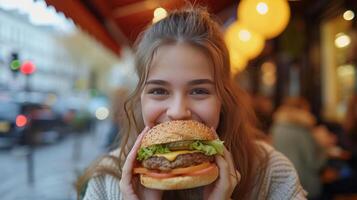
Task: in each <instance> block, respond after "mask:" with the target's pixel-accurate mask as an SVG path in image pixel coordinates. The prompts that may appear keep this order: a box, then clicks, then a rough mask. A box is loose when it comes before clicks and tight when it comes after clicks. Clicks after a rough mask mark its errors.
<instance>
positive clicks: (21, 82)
mask: <svg viewBox="0 0 357 200" xmlns="http://www.w3.org/2000/svg"><path fill="white" fill-rule="evenodd" d="M62 35H63V33H61V32H58V31H57V30H55V29H54V28H52V27H49V26H47V27H46V26H45V27H41V26H35V25H33V24H31V23H30V22H29V20H28V18H27V16H26V15H23V14H20V13H17V12H11V11H6V10H2V9H0V44H1V45H0V56H1V66H0V70H1V71H0V87H1V88H2V89H3V90H24V88H25V84H26V81H25V76H24V75H22V74H21V73H20V72H18V73H13V72H12V70H11V69H10V67H9V65H10V62H11V59H12V58H11V56H12V55H17V56H18V59H19V60H20V61H25V60H28V61H32V62H33V63H34V64H35V66H36V71H35V73H34V74H32V75H31V76H30V77H29V82H28V83H29V87H30V88H31V90H33V91H38V92H52V93H57V94H66V93H68V92H71V91H72V90H73V89H74V88H75V87H78V86H76V84H82V85H81V86H80V87H82V88H81V89H87V88H88V83H78V79H79V81H83V80H86V81H88V80H89V76H90V68H89V67H88V66H86V63H82V62H80V61H79V60H78V59H76V58H75V57H74V55H71V52H69V51H68V50H67V47H66V46H65V44H64V43H63V42H62V41H61V40H59V39H60V38H61V37H63V36H62Z"/></svg>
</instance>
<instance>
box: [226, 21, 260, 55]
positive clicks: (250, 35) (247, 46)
mask: <svg viewBox="0 0 357 200" xmlns="http://www.w3.org/2000/svg"><path fill="white" fill-rule="evenodd" d="M225 41H226V43H227V46H229V47H231V48H232V49H235V51H238V52H239V53H240V54H241V55H242V56H243V57H246V58H248V59H252V58H254V57H256V56H258V55H259V54H260V53H261V52H262V50H263V48H264V38H263V37H262V36H261V35H260V34H257V33H255V32H253V31H251V30H249V29H248V28H247V27H245V26H244V25H243V24H241V23H240V22H234V23H232V24H231V25H230V26H229V27H228V28H227V31H226V33H225Z"/></svg>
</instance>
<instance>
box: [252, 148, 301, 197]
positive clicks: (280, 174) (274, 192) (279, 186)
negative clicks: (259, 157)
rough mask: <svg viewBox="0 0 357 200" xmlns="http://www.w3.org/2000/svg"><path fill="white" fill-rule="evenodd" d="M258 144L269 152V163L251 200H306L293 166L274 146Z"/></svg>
mask: <svg viewBox="0 0 357 200" xmlns="http://www.w3.org/2000/svg"><path fill="white" fill-rule="evenodd" d="M258 144H259V145H261V146H262V147H263V148H264V149H265V151H266V152H267V156H268V163H267V168H266V171H265V174H264V177H263V179H262V180H261V181H260V182H258V183H257V185H256V187H255V189H254V191H253V195H252V196H251V197H252V198H251V199H259V200H263V199H264V200H266V199H268V200H290V199H298V200H305V199H306V192H305V190H304V189H303V188H302V186H301V184H300V181H299V178H298V175H297V172H296V170H295V168H294V166H293V164H292V163H291V162H290V161H289V160H288V159H287V158H286V157H285V156H284V155H283V154H282V153H280V152H278V151H276V150H275V149H274V148H273V147H272V146H270V145H268V144H266V143H264V142H258Z"/></svg>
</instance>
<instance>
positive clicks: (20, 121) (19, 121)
mask: <svg viewBox="0 0 357 200" xmlns="http://www.w3.org/2000/svg"><path fill="white" fill-rule="evenodd" d="M26 124H27V117H26V116H25V115H18V116H17V117H16V126H17V127H20V128H21V127H24V126H25V125H26Z"/></svg>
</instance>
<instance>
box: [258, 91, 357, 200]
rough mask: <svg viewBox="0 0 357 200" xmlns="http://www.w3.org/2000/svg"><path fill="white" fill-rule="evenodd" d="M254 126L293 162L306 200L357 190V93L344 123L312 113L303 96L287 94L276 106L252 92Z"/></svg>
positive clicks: (345, 194)
mask: <svg viewBox="0 0 357 200" xmlns="http://www.w3.org/2000/svg"><path fill="white" fill-rule="evenodd" d="M252 104H253V108H254V110H255V113H256V116H257V118H258V123H259V125H258V127H259V128H260V129H261V131H262V132H263V133H265V134H266V135H267V136H268V137H267V138H268V140H269V142H271V144H272V145H273V146H274V147H275V148H276V149H277V150H278V151H280V152H281V153H283V154H284V155H285V156H287V157H288V158H289V159H290V161H291V162H292V163H293V164H294V166H295V168H296V170H297V173H298V175H299V179H300V181H301V183H302V185H303V187H304V189H305V190H306V191H307V192H308V197H309V199H333V198H336V197H337V198H339V197H342V198H343V197H346V196H349V195H351V194H356V193H357V187H356V184H355V183H356V182H357V176H356V174H357V173H356V172H357V165H356V160H357V157H356V156H357V151H356V150H357V95H354V96H353V97H352V98H351V99H350V102H349V104H348V109H347V112H346V115H345V117H344V120H343V122H339V123H336V122H333V123H332V122H326V121H323V120H321V119H318V116H315V115H314V114H313V113H312V112H311V107H310V104H309V102H308V101H307V100H306V99H305V98H303V97H288V98H285V99H284V100H283V102H282V104H281V105H280V106H277V107H276V108H274V105H273V103H272V100H271V99H269V98H267V97H262V96H254V98H252Z"/></svg>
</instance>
